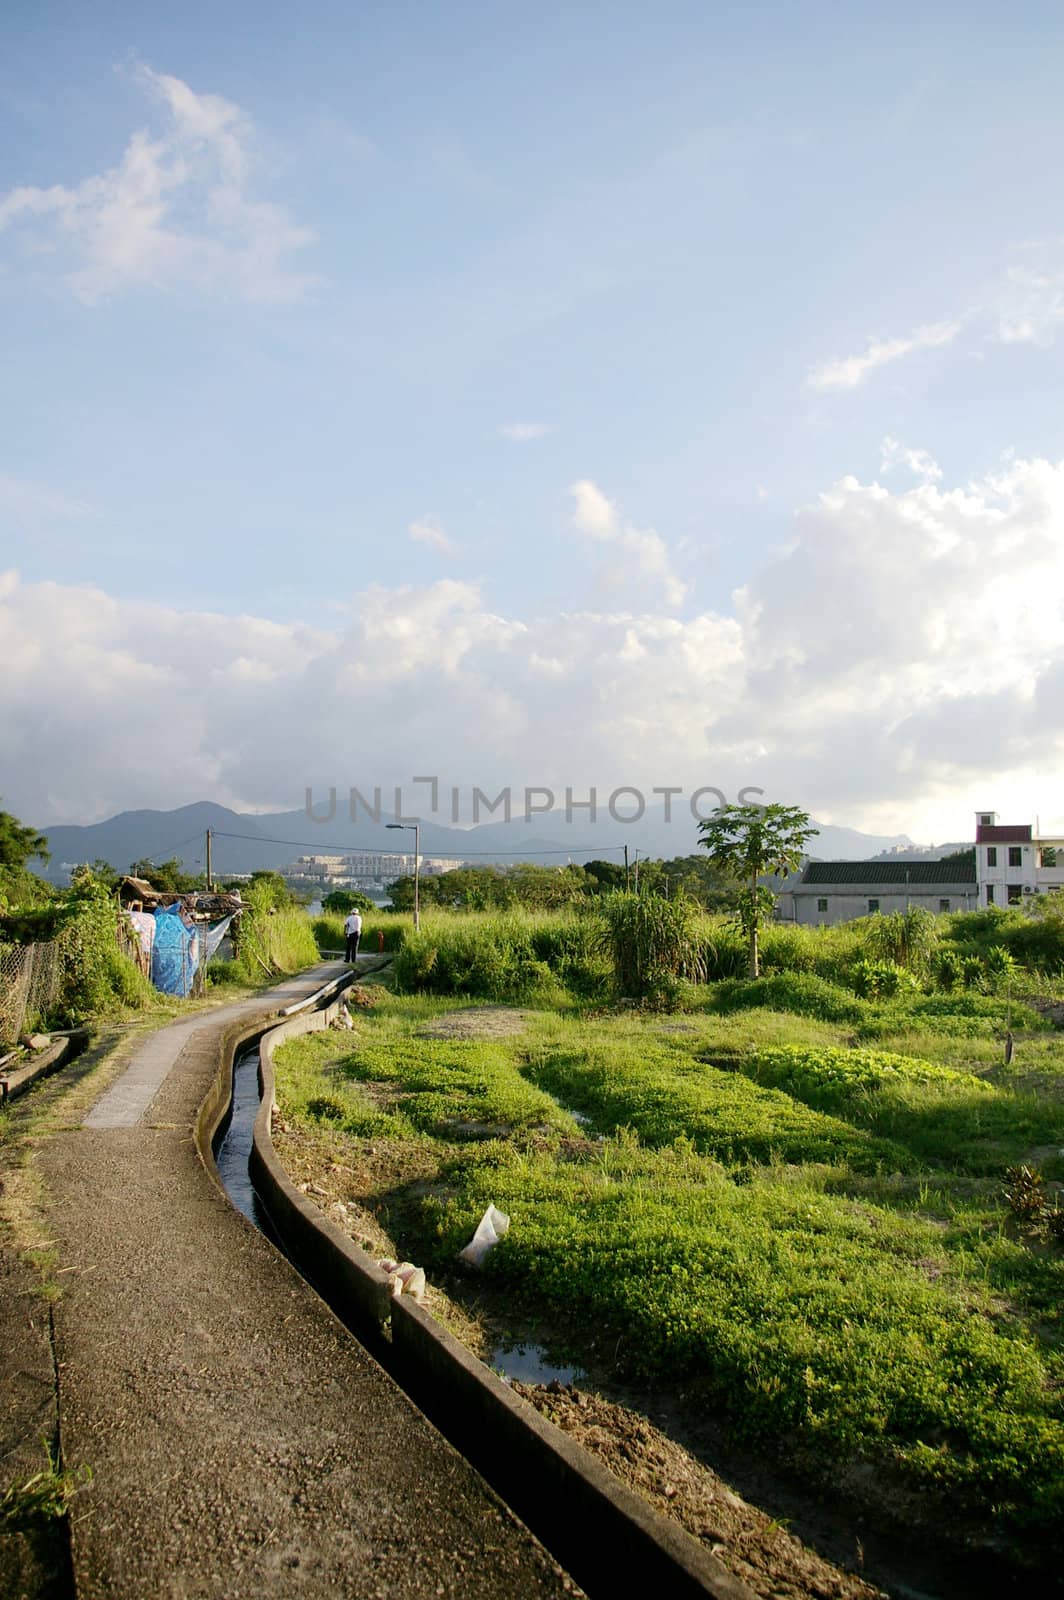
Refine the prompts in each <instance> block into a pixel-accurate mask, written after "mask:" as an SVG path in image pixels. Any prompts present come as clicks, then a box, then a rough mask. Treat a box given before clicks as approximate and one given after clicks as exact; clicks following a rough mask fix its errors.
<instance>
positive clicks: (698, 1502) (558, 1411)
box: [512, 1382, 885, 1600]
mask: <svg viewBox="0 0 1064 1600" xmlns="http://www.w3.org/2000/svg"><path fill="white" fill-rule="evenodd" d="M512 1388H513V1390H514V1392H515V1393H516V1394H520V1395H523V1396H524V1398H525V1399H526V1400H528V1401H530V1402H531V1404H532V1405H534V1406H535V1407H536V1409H537V1411H541V1412H542V1413H543V1415H544V1416H545V1417H547V1418H548V1419H549V1420H550V1421H551V1422H553V1423H554V1424H555V1426H556V1427H559V1428H561V1429H562V1430H563V1431H564V1432H565V1433H568V1434H571V1435H572V1437H573V1438H574V1439H576V1440H577V1441H578V1442H579V1443H580V1444H582V1445H583V1446H584V1447H585V1449H588V1450H593V1451H594V1453H595V1454H596V1455H597V1456H598V1457H599V1458H600V1460H601V1461H602V1462H603V1464H604V1465H605V1466H607V1467H609V1469H610V1471H611V1472H613V1473H615V1474H616V1475H617V1477H618V1478H620V1479H621V1480H622V1481H623V1482H624V1483H626V1484H627V1485H628V1486H629V1488H631V1489H634V1490H635V1491H636V1492H637V1493H638V1494H640V1495H642V1497H643V1499H644V1500H648V1501H649V1502H650V1504H651V1505H652V1506H654V1507H655V1509H656V1510H658V1511H662V1512H664V1513H665V1515H666V1516H670V1517H675V1519H676V1521H677V1522H679V1523H680V1524H681V1526H682V1527H684V1528H686V1529H687V1532H688V1533H690V1534H693V1536H694V1537H695V1538H696V1539H698V1540H699V1541H700V1543H702V1544H704V1545H705V1546H706V1547H707V1549H709V1550H711V1551H712V1553H713V1554H714V1555H715V1556H717V1557H718V1558H719V1559H720V1560H721V1561H723V1562H724V1564H725V1566H726V1567H727V1568H728V1570H729V1571H730V1572H733V1573H734V1574H735V1576H736V1577H737V1578H741V1579H742V1580H743V1582H744V1583H747V1584H749V1586H750V1588H751V1589H753V1591H754V1593H755V1594H758V1595H763V1596H764V1597H765V1600H885V1597H884V1591H883V1590H882V1589H877V1588H875V1587H874V1585H872V1584H870V1583H866V1582H865V1580H864V1579H863V1578H859V1577H857V1576H856V1575H855V1574H854V1573H851V1572H844V1571H843V1570H842V1568H841V1567H836V1566H833V1565H832V1563H831V1562H830V1561H825V1560H824V1559H823V1557H821V1556H818V1555H817V1554H816V1553H815V1551H813V1550H810V1549H809V1548H808V1547H807V1546H806V1545H803V1544H801V1543H799V1541H798V1540H797V1539H795V1538H794V1537H793V1536H792V1535H791V1534H789V1533H788V1532H787V1531H786V1529H785V1528H783V1527H781V1526H780V1524H779V1523H778V1522H773V1521H772V1519H771V1518H770V1517H767V1516H766V1515H765V1513H764V1512H763V1511H758V1510H757V1508H756V1507H755V1506H752V1505H749V1504H748V1503H747V1502H746V1501H745V1500H742V1499H740V1497H739V1496H738V1495H737V1494H735V1493H734V1492H733V1491H732V1490H731V1489H729V1488H728V1486H727V1484H726V1483H724V1482H723V1480H722V1479H720V1478H718V1477H717V1475H716V1473H715V1472H713V1471H711V1469H710V1468H709V1467H706V1466H703V1465H702V1463H701V1462H699V1461H696V1460H695V1459H694V1457H693V1456H691V1455H689V1454H688V1453H687V1451H686V1450H684V1449H683V1448H682V1447H681V1446H680V1445H678V1444H675V1443H674V1442H673V1441H672V1440H671V1439H667V1438H666V1437H665V1435H664V1434H663V1433H660V1432H659V1431H658V1429H657V1428H655V1427H654V1425H653V1423H651V1422H648V1421H647V1419H646V1418H645V1417H641V1416H639V1415H638V1413H636V1412H633V1411H629V1410H627V1409H626V1408H625V1407H624V1406H619V1405H615V1404H614V1403H613V1402H612V1401H610V1400H604V1399H602V1398H601V1397H599V1396H598V1395H592V1394H585V1393H584V1392H583V1391H582V1390H580V1389H575V1388H572V1387H564V1386H563V1385H562V1384H560V1383H551V1384H548V1385H547V1387H546V1388H542V1387H539V1386H538V1385H537V1386H531V1385H528V1384H524V1383H517V1382H514V1383H513V1384H512Z"/></svg>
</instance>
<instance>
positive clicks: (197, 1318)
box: [39, 964, 574, 1600]
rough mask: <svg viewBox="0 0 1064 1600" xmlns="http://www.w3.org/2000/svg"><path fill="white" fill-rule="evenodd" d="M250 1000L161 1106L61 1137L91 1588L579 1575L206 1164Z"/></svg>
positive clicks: (177, 1073) (540, 1591)
mask: <svg viewBox="0 0 1064 1600" xmlns="http://www.w3.org/2000/svg"><path fill="white" fill-rule="evenodd" d="M338 970H339V967H338V965H337V964H330V965H329V966H328V967H327V968H325V969H319V970H318V971H316V972H315V973H314V974H308V975H306V977H305V978H304V979H303V980H301V981H300V982H299V983H298V984H297V985H296V986H295V989H294V990H292V986H288V987H289V990H290V991H291V992H288V993H286V994H284V995H283V996H281V995H278V994H277V993H276V992H275V993H274V995H273V996H271V997H259V1001H258V1004H259V1009H260V1011H261V1012H268V1011H272V1010H276V1009H277V1007H278V1006H279V1005H281V1004H284V1003H285V1001H286V1000H288V999H291V998H297V997H298V993H299V992H302V993H305V992H307V991H308V990H309V989H310V988H311V987H313V986H314V985H315V984H316V983H320V982H322V981H324V980H325V979H326V978H327V977H331V976H333V975H335V973H336V972H337V971H338ZM228 1009H230V1008H227V1010H226V1011H222V1012H216V1013H214V1014H213V1015H211V1016H209V1017H207V1018H205V1019H204V1021H203V1022H202V1024H197V1026H196V1027H195V1028H193V1029H192V1030H189V1029H187V1028H185V1026H184V1025H183V1024H182V1025H181V1027H180V1029H179V1030H177V1031H176V1037H175V1039H174V1040H173V1046H174V1060H173V1061H172V1063H171V1066H170V1069H169V1071H168V1073H167V1074H166V1075H165V1077H164V1079H163V1081H162V1083H161V1087H160V1088H159V1089H158V1091H157V1093H156V1094H155V1097H154V1099H152V1100H151V1102H150V1104H149V1105H148V1107H147V1108H146V1110H145V1111H144V1112H143V1113H142V1114H141V1116H140V1117H139V1119H137V1120H135V1121H134V1122H132V1123H131V1124H130V1123H129V1122H128V1120H127V1119H126V1117H125V1113H124V1112H122V1113H121V1115H119V1114H118V1112H117V1111H116V1113H115V1115H114V1116H110V1115H109V1116H108V1117H107V1118H106V1119H101V1118H100V1117H97V1118H95V1119H93V1120H94V1122H95V1123H97V1124H98V1123H99V1122H100V1121H101V1120H106V1121H107V1122H108V1123H110V1125H109V1126H98V1125H95V1126H84V1125H82V1126H76V1127H70V1128H67V1129H66V1130H63V1131H60V1132H57V1133H56V1134H55V1136H54V1137H52V1138H51V1139H50V1140H49V1141H48V1143H47V1144H46V1146H45V1147H44V1148H43V1149H42V1151H41V1152H40V1156H39V1164H40V1168H41V1170H42V1172H43V1174H44V1177H45V1181H46V1187H47V1205H48V1214H49V1218H50V1221H51V1223H52V1225H53V1237H54V1238H55V1240H56V1241H57V1245H56V1247H57V1249H58V1252H59V1258H60V1259H59V1268H58V1270H59V1272H61V1273H63V1274H64V1276H63V1278H62V1280H61V1281H62V1282H63V1283H64V1285H65V1287H64V1292H63V1295H62V1298H61V1299H60V1300H59V1302H58V1303H57V1305H56V1309H55V1336H56V1347H57V1352H58V1357H59V1375H60V1382H59V1397H60V1418H61V1428H62V1437H63V1445H64V1453H65V1457H66V1460H67V1462H68V1463H69V1464H80V1463H82V1462H84V1463H87V1464H88V1465H89V1466H91V1468H92V1470H93V1481H92V1484H91V1485H90V1486H89V1487H88V1488H86V1489H85V1490H84V1491H83V1492H82V1494H81V1495H80V1496H79V1498H78V1501H77V1502H76V1505H75V1509H74V1515H73V1517H72V1542H73V1562H74V1570H75V1576H76V1584H77V1593H78V1596H79V1600H103V1597H105V1596H106V1597H107V1600H145V1597H147V1596H175V1597H176V1596H181V1597H182V1600H185V1597H193V1596H195V1597H206V1596H217V1597H225V1600H230V1597H235V1596H238V1595H239V1596H241V1597H245V1596H247V1597H251V1596H257V1595H270V1596H282V1597H283V1596H288V1595H293V1596H294V1595H299V1596H300V1597H301V1600H326V1597H329V1600H333V1597H338V1596H342V1597H351V1600H377V1597H388V1596H396V1597H398V1596H402V1597H403V1600H408V1597H411V1600H413V1597H419V1596H432V1597H434V1600H435V1597H438V1596H456V1597H457V1596H462V1597H463V1600H465V1597H483V1600H510V1597H513V1596H517V1595H520V1596H522V1597H524V1596H528V1597H529V1600H534V1597H541V1596H542V1597H547V1596H551V1597H557V1596H560V1595H563V1594H567V1593H573V1592H574V1586H573V1585H572V1584H571V1583H570V1582H569V1580H568V1579H567V1578H565V1576H564V1575H563V1574H561V1573H560V1572H559V1570H558V1569H557V1567H556V1566H555V1565H554V1563H553V1562H552V1561H551V1560H550V1559H549V1557H548V1556H547V1555H546V1553H545V1552H544V1551H543V1550H542V1548H541V1546H539V1544H538V1543H537V1542H536V1541H535V1540H534V1539H533V1538H532V1537H531V1535H530V1534H529V1533H528V1532H527V1530H526V1529H525V1528H524V1527H523V1526H522V1525H521V1524H519V1523H518V1522H517V1521H516V1520H515V1519H514V1518H513V1517H512V1515H511V1514H510V1513H509V1512H508V1511H507V1510H506V1508H505V1507H504V1506H502V1505H501V1503H500V1502H499V1501H498V1500H497V1499H496V1498H495V1497H494V1496H493V1495H492V1494H491V1493H490V1491H488V1490H487V1489H486V1487H485V1485H484V1484H483V1482H482V1481H481V1480H480V1479H479V1478H478V1477H477V1475H476V1474H475V1473H474V1472H473V1471H472V1470H471V1469H470V1468H469V1467H468V1466H467V1464H466V1463H465V1462H464V1461H463V1460H462V1458H461V1457H459V1456H458V1455H457V1454H456V1453H455V1452H454V1451H453V1450H451V1449H450V1447H449V1446H447V1445H446V1444H445V1443H444V1441H443V1440H442V1439H441V1437H440V1436H439V1435H438V1434H437V1433H436V1432H435V1430H434V1429H432V1428H431V1427H430V1425H429V1424H428V1423H427V1422H426V1421H425V1420H424V1418H423V1417H422V1416H421V1414H420V1412H418V1411H417V1410H416V1408H415V1407H414V1406H413V1405H411V1404H410V1402H409V1401H407V1400H406V1398H405V1396H404V1395H403V1394H402V1393H401V1391H399V1390H398V1389H397V1388H396V1386H395V1385H394V1384H393V1383H392V1382H391V1380H390V1379H389V1378H388V1377H387V1376H386V1375H385V1373H384V1372H383V1371H382V1369H381V1368H380V1367H379V1366H378V1365H377V1363H376V1362H375V1361H373V1360H372V1358H371V1357H370V1356H369V1355H368V1354H367V1353H366V1352H365V1351H364V1350H363V1349H362V1348H361V1346H359V1345H358V1344H357V1343H356V1341H355V1340H353V1339H352V1338H351V1337H350V1335H349V1334H348V1333H347V1332H346V1331H345V1330H344V1329H343V1327H342V1326H341V1325H340V1324H339V1323H338V1322H337V1321H336V1319H335V1318H334V1317H333V1316H332V1314H331V1313H330V1312H329V1311H328V1310H327V1308H326V1307H325V1306H324V1304H323V1303H322V1301H321V1300H319V1299H318V1297H317V1295H316V1294H314V1292H313V1291H312V1290H311V1289H310V1288H308V1287H307V1285H306V1284H305V1283H304V1282H303V1281H302V1279H301V1278H299V1277H298V1275H297V1274H296V1273H295V1272H294V1271H293V1269H292V1268H291V1267H290V1266H289V1264H288V1263H287V1261H285V1260H284V1259H283V1258H282V1257H281V1256H280V1255H278V1254H277V1252H276V1251H274V1250H273V1249H272V1247H271V1246H270V1245H269V1244H268V1243H267V1242H266V1241H265V1240H264V1239H263V1238H262V1236H261V1235H260V1234H258V1233H257V1232H256V1231H255V1230H254V1229H253V1228H252V1227H251V1225H250V1224H248V1223H246V1222H245V1221H244V1219H243V1218H242V1217H240V1216H239V1215H238V1214H237V1213H236V1212H235V1211H234V1210H233V1209H232V1207H231V1206H230V1205H229V1203H228V1201H227V1200H226V1199H225V1197H224V1195H223V1194H222V1193H221V1192H220V1190H219V1189H218V1188H217V1186H216V1184H215V1183H214V1182H213V1180H212V1179H211V1177H210V1176H209V1175H208V1174H207V1172H206V1171H205V1170H204V1168H203V1166H202V1164H201V1162H200V1160H199V1157H198V1154H197V1152H196V1148H195V1145H194V1143H193V1140H192V1137H191V1133H192V1125H193V1122H194V1118H195V1115H196V1112H197V1110H198V1107H199V1105H200V1103H201V1101H202V1099H203V1096H204V1094H205V1092H206V1090H207V1088H208V1086H209V1084H210V1082H211V1080H212V1078H213V1076H214V1073H215V1070H216V1067H217V1063H218V1050H219V1034H220V1032H221V1030H222V1028H223V1027H224V1025H225V1023H226V1021H227V1020H228V1018H227V1011H228ZM240 1014H241V1015H242V1016H243V1017H245V1018H246V1017H249V1016H251V1015H253V1014H254V1013H253V1011H252V1010H251V1009H250V1008H249V1006H248V1003H247V1002H242V1003H241V1006H240ZM160 1037H162V1036H160V1035H156V1036H155V1040H154V1042H153V1044H152V1050H151V1055H152V1058H153V1070H155V1069H156V1068H157V1067H158V1053H159V1050H160V1044H159V1039H160ZM132 1067H133V1070H134V1071H136V1069H137V1062H136V1061H134V1062H133V1063H132ZM124 1104H126V1099H125V1098H124V1097H123V1096H122V1095H115V1096H112V1098H111V1106H112V1108H120V1107H121V1106H122V1105H124ZM116 1123H117V1125H116Z"/></svg>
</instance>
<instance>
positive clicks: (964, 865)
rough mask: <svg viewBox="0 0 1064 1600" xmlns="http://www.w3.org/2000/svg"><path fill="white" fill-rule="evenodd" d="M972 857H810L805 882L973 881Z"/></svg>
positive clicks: (914, 883) (803, 877)
mask: <svg viewBox="0 0 1064 1600" xmlns="http://www.w3.org/2000/svg"><path fill="white" fill-rule="evenodd" d="M975 881H976V879H975V863H974V862H971V861H810V863H809V865H808V866H807V867H806V869H805V871H804V873H803V874H802V884H803V885H805V884H829V883H895V884H901V885H902V886H903V887H904V885H905V884H909V885H911V886H912V887H915V886H916V885H917V884H921V883H950V884H957V885H961V884H966V883H974V882H975Z"/></svg>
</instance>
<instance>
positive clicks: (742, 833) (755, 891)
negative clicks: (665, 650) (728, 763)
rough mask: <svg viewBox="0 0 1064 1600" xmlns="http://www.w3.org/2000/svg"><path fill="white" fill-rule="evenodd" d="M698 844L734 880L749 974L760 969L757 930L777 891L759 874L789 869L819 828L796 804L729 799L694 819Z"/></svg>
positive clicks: (797, 862)
mask: <svg viewBox="0 0 1064 1600" xmlns="http://www.w3.org/2000/svg"><path fill="white" fill-rule="evenodd" d="M698 831H699V833H700V834H701V835H702V837H701V838H700V839H699V841H698V842H699V844H700V845H702V846H703V848H704V849H705V850H707V851H708V852H709V859H710V860H711V861H712V863H713V865H714V866H715V867H717V868H718V869H719V870H720V871H721V872H723V873H725V874H726V876H727V877H729V878H731V879H733V881H734V882H735V883H736V885H737V886H738V891H739V892H738V897H737V904H736V915H737V917H738V919H739V923H740V926H741V927H742V929H743V932H744V933H745V934H746V937H747V939H748V940H749V943H750V976H751V978H756V977H758V976H759V975H760V971H761V958H760V952H759V948H758V936H759V934H760V931H761V927H762V924H763V923H765V922H767V921H768V920H769V918H770V917H771V916H772V911H773V907H774V906H775V903H776V897H775V895H774V894H773V892H772V890H771V889H770V888H769V887H768V886H767V885H766V884H764V883H763V882H762V881H761V880H762V879H763V878H766V877H769V876H773V875H777V874H778V875H780V876H786V874H787V873H788V872H794V871H795V870H796V869H797V868H798V867H799V866H800V865H801V862H802V857H803V856H804V855H805V846H806V843H807V841H808V840H809V839H812V838H814V837H815V836H816V834H817V832H818V831H819V830H818V829H816V828H814V827H813V826H812V825H811V823H810V820H809V813H808V812H806V811H802V810H800V809H799V807H798V806H783V805H770V806H761V805H728V806H719V807H718V808H717V810H716V811H714V813H713V815H712V816H710V817H706V818H705V819H704V820H703V821H702V822H700V823H699V825H698Z"/></svg>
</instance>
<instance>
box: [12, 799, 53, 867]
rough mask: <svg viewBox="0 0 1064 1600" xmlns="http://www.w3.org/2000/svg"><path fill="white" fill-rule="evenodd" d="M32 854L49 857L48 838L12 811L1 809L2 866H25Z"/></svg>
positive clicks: (46, 858) (42, 857) (44, 857)
mask: <svg viewBox="0 0 1064 1600" xmlns="http://www.w3.org/2000/svg"><path fill="white" fill-rule="evenodd" d="M31 856H40V858H41V860H42V861H47V860H48V859H49V850H48V840H47V839H46V838H45V836H44V834H43V833H38V832H37V830H36V828H27V827H26V826H25V824H24V823H21V822H20V821H19V820H18V818H17V817H13V816H12V815H11V813H10V811H0V867H24V866H25V865H26V862H27V861H28V860H29V859H30V857H31Z"/></svg>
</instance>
